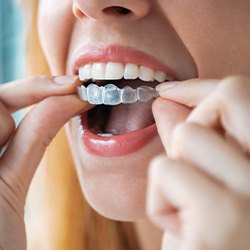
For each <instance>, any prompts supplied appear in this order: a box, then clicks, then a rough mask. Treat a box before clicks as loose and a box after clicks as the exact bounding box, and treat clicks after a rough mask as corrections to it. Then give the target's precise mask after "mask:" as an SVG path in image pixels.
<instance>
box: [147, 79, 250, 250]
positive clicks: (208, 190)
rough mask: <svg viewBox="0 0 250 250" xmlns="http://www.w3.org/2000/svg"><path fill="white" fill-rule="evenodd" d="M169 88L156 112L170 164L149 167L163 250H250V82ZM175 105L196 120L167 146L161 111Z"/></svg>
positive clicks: (152, 210)
mask: <svg viewBox="0 0 250 250" xmlns="http://www.w3.org/2000/svg"><path fill="white" fill-rule="evenodd" d="M167 86H168V85H167V84H163V85H161V87H160V88H159V90H160V96H161V97H162V98H159V99H158V100H157V101H156V102H155V104H154V108H153V112H154V116H155V119H156V124H157V127H158V131H159V134H160V136H161V139H162V142H163V144H164V146H165V148H166V151H167V154H168V157H167V156H161V157H158V158H156V159H155V160H154V161H153V162H152V164H151V167H150V171H149V191H148V203H147V210H148V214H149V216H150V218H151V219H152V220H153V221H154V222H155V223H156V224H157V225H158V226H159V227H161V228H162V229H163V230H164V232H165V233H164V238H163V245H162V249H164V250H165V249H167V250H171V249H182V250H183V249H188V250H196V249H203V250H207V249H211V250H217V249H218V250H230V249H232V250H235V249H240V250H244V249H249V245H250V158H249V151H250V130H249V128H250V109H249V107H250V79H248V78H246V77H231V78H226V79H224V80H188V81H185V82H180V83H179V84H176V85H175V86H172V87H171V88H168V87H167ZM171 101H172V102H174V103H175V105H178V104H177V103H179V104H180V107H179V108H180V109H181V107H182V108H184V107H186V108H190V111H191V110H192V112H191V113H190V114H189V115H188V116H187V118H186V119H185V121H184V122H183V123H182V124H180V125H178V126H177V127H176V128H175V129H173V132H172V136H171V140H169V137H168V135H169V134H167V133H166V125H165V123H166V121H167V119H168V118H167V117H168V113H166V112H165V116H164V105H165V106H167V107H168V106H169V103H171ZM183 118H184V117H183ZM168 127H169V126H167V128H168Z"/></svg>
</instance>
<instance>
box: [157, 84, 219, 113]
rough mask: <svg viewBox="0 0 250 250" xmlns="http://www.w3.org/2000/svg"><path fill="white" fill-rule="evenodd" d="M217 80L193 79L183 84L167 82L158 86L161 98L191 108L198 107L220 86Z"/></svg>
mask: <svg viewBox="0 0 250 250" xmlns="http://www.w3.org/2000/svg"><path fill="white" fill-rule="evenodd" d="M218 83H219V80H215V79H191V80H187V81H183V82H165V83H161V84H159V85H158V86H156V90H157V91H159V95H160V97H162V98H163V99H168V100H171V101H174V102H177V103H181V104H183V105H185V106H188V107H190V108H193V107H196V106H197V105H198V104H199V103H201V102H202V101H203V100H204V99H205V98H206V97H207V96H209V95H210V94H211V93H212V91H213V90H214V89H215V88H216V86H217V85H218Z"/></svg>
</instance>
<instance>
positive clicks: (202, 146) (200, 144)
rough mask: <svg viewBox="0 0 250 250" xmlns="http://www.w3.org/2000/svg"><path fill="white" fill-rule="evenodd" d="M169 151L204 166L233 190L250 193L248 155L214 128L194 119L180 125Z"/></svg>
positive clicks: (202, 167) (205, 169)
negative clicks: (197, 122) (191, 121)
mask: <svg viewBox="0 0 250 250" xmlns="http://www.w3.org/2000/svg"><path fill="white" fill-rule="evenodd" d="M169 154H170V156H171V157H174V158H178V159H180V160H182V161H185V162H188V163H190V164H191V165H193V166H195V167H197V168H199V169H201V170H202V171H204V172H205V173H207V174H208V175H209V176H211V177H212V178H213V179H214V180H217V181H218V182H219V183H221V184H222V185H223V186H224V185H225V186H226V187H227V188H230V189H231V190H232V191H234V192H237V193H239V194H241V195H246V196H248V197H249V196H250V189H249V180H250V164H249V159H248V158H247V157H246V156H245V155H244V154H243V153H242V152H241V151H239V150H237V149H236V148H235V147H234V146H233V145H231V144H229V143H227V142H226V140H225V139H224V138H223V137H221V136H220V135H218V134H217V133H216V132H215V131H213V130H211V129H207V128H205V127H203V126H200V125H197V124H192V123H186V124H182V125H179V126H178V127H177V128H176V129H175V131H174V133H173V140H172V145H171V150H170V151H169ZM229 156H230V157H229Z"/></svg>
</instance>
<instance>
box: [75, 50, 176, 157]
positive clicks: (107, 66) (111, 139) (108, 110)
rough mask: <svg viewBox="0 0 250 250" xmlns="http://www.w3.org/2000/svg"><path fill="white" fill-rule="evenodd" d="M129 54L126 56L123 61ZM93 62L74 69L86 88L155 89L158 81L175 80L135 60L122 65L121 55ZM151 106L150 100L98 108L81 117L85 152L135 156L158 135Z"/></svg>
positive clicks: (100, 154)
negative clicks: (90, 86)
mask: <svg viewBox="0 0 250 250" xmlns="http://www.w3.org/2000/svg"><path fill="white" fill-rule="evenodd" d="M109 50H110V48H109ZM116 52H117V50H116ZM132 54H133V53H132ZM128 55H129V54H127V53H126V59H128ZM144 57H145V56H144ZM147 57H148V56H147ZM132 58H133V59H134V57H132ZM95 59H96V61H91V62H86V63H82V64H80V65H79V67H78V69H77V71H78V74H79V78H80V80H81V81H82V82H83V85H85V86H87V85H88V84H90V83H94V84H96V85H98V86H104V85H106V84H113V85H115V86H117V87H118V88H121V89H122V88H124V87H130V88H133V89H137V88H140V87H141V86H149V87H151V88H155V86H156V85H157V84H159V83H161V82H165V81H173V80H174V79H175V77H174V76H173V75H170V74H169V73H168V72H166V71H162V70H161V69H162V68H163V67H158V68H157V65H156V66H155V67H149V66H145V64H138V63H136V62H134V60H131V61H128V62H127V60H125V62H124V55H123V57H122V58H120V61H118V59H117V60H114V61H111V60H110V59H109V58H106V60H107V61H104V62H103V61H102V60H103V57H102V60H98V59H97V58H95ZM99 59H100V58H99ZM146 59H148V58H146ZM149 61H150V60H146V62H149ZM151 61H152V60H151ZM152 103H153V100H150V101H147V102H135V103H131V104H119V105H115V106H110V105H97V106H95V107H94V108H93V109H91V110H90V111H88V112H87V113H84V114H82V116H81V131H82V138H83V142H84V145H85V146H86V147H87V149H88V151H89V152H91V153H94V154H97V155H99V156H108V157H110V156H112V157H113V156H121V155H127V154H130V153H134V152H135V151H137V150H139V149H140V148H142V147H143V146H145V145H146V144H147V143H148V142H149V141H150V140H152V139H153V138H154V137H155V136H156V135H157V129H156V126H155V121H154V117H153V114H152V108H151V107H152Z"/></svg>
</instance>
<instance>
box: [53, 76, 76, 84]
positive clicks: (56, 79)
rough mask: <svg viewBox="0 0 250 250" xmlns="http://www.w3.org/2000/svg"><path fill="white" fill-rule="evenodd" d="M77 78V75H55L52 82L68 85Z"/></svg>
mask: <svg viewBox="0 0 250 250" xmlns="http://www.w3.org/2000/svg"><path fill="white" fill-rule="evenodd" d="M77 79H78V76H56V77H54V82H55V83H57V84H61V85H70V84H71V83H74V82H75V81H76V80H77Z"/></svg>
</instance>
